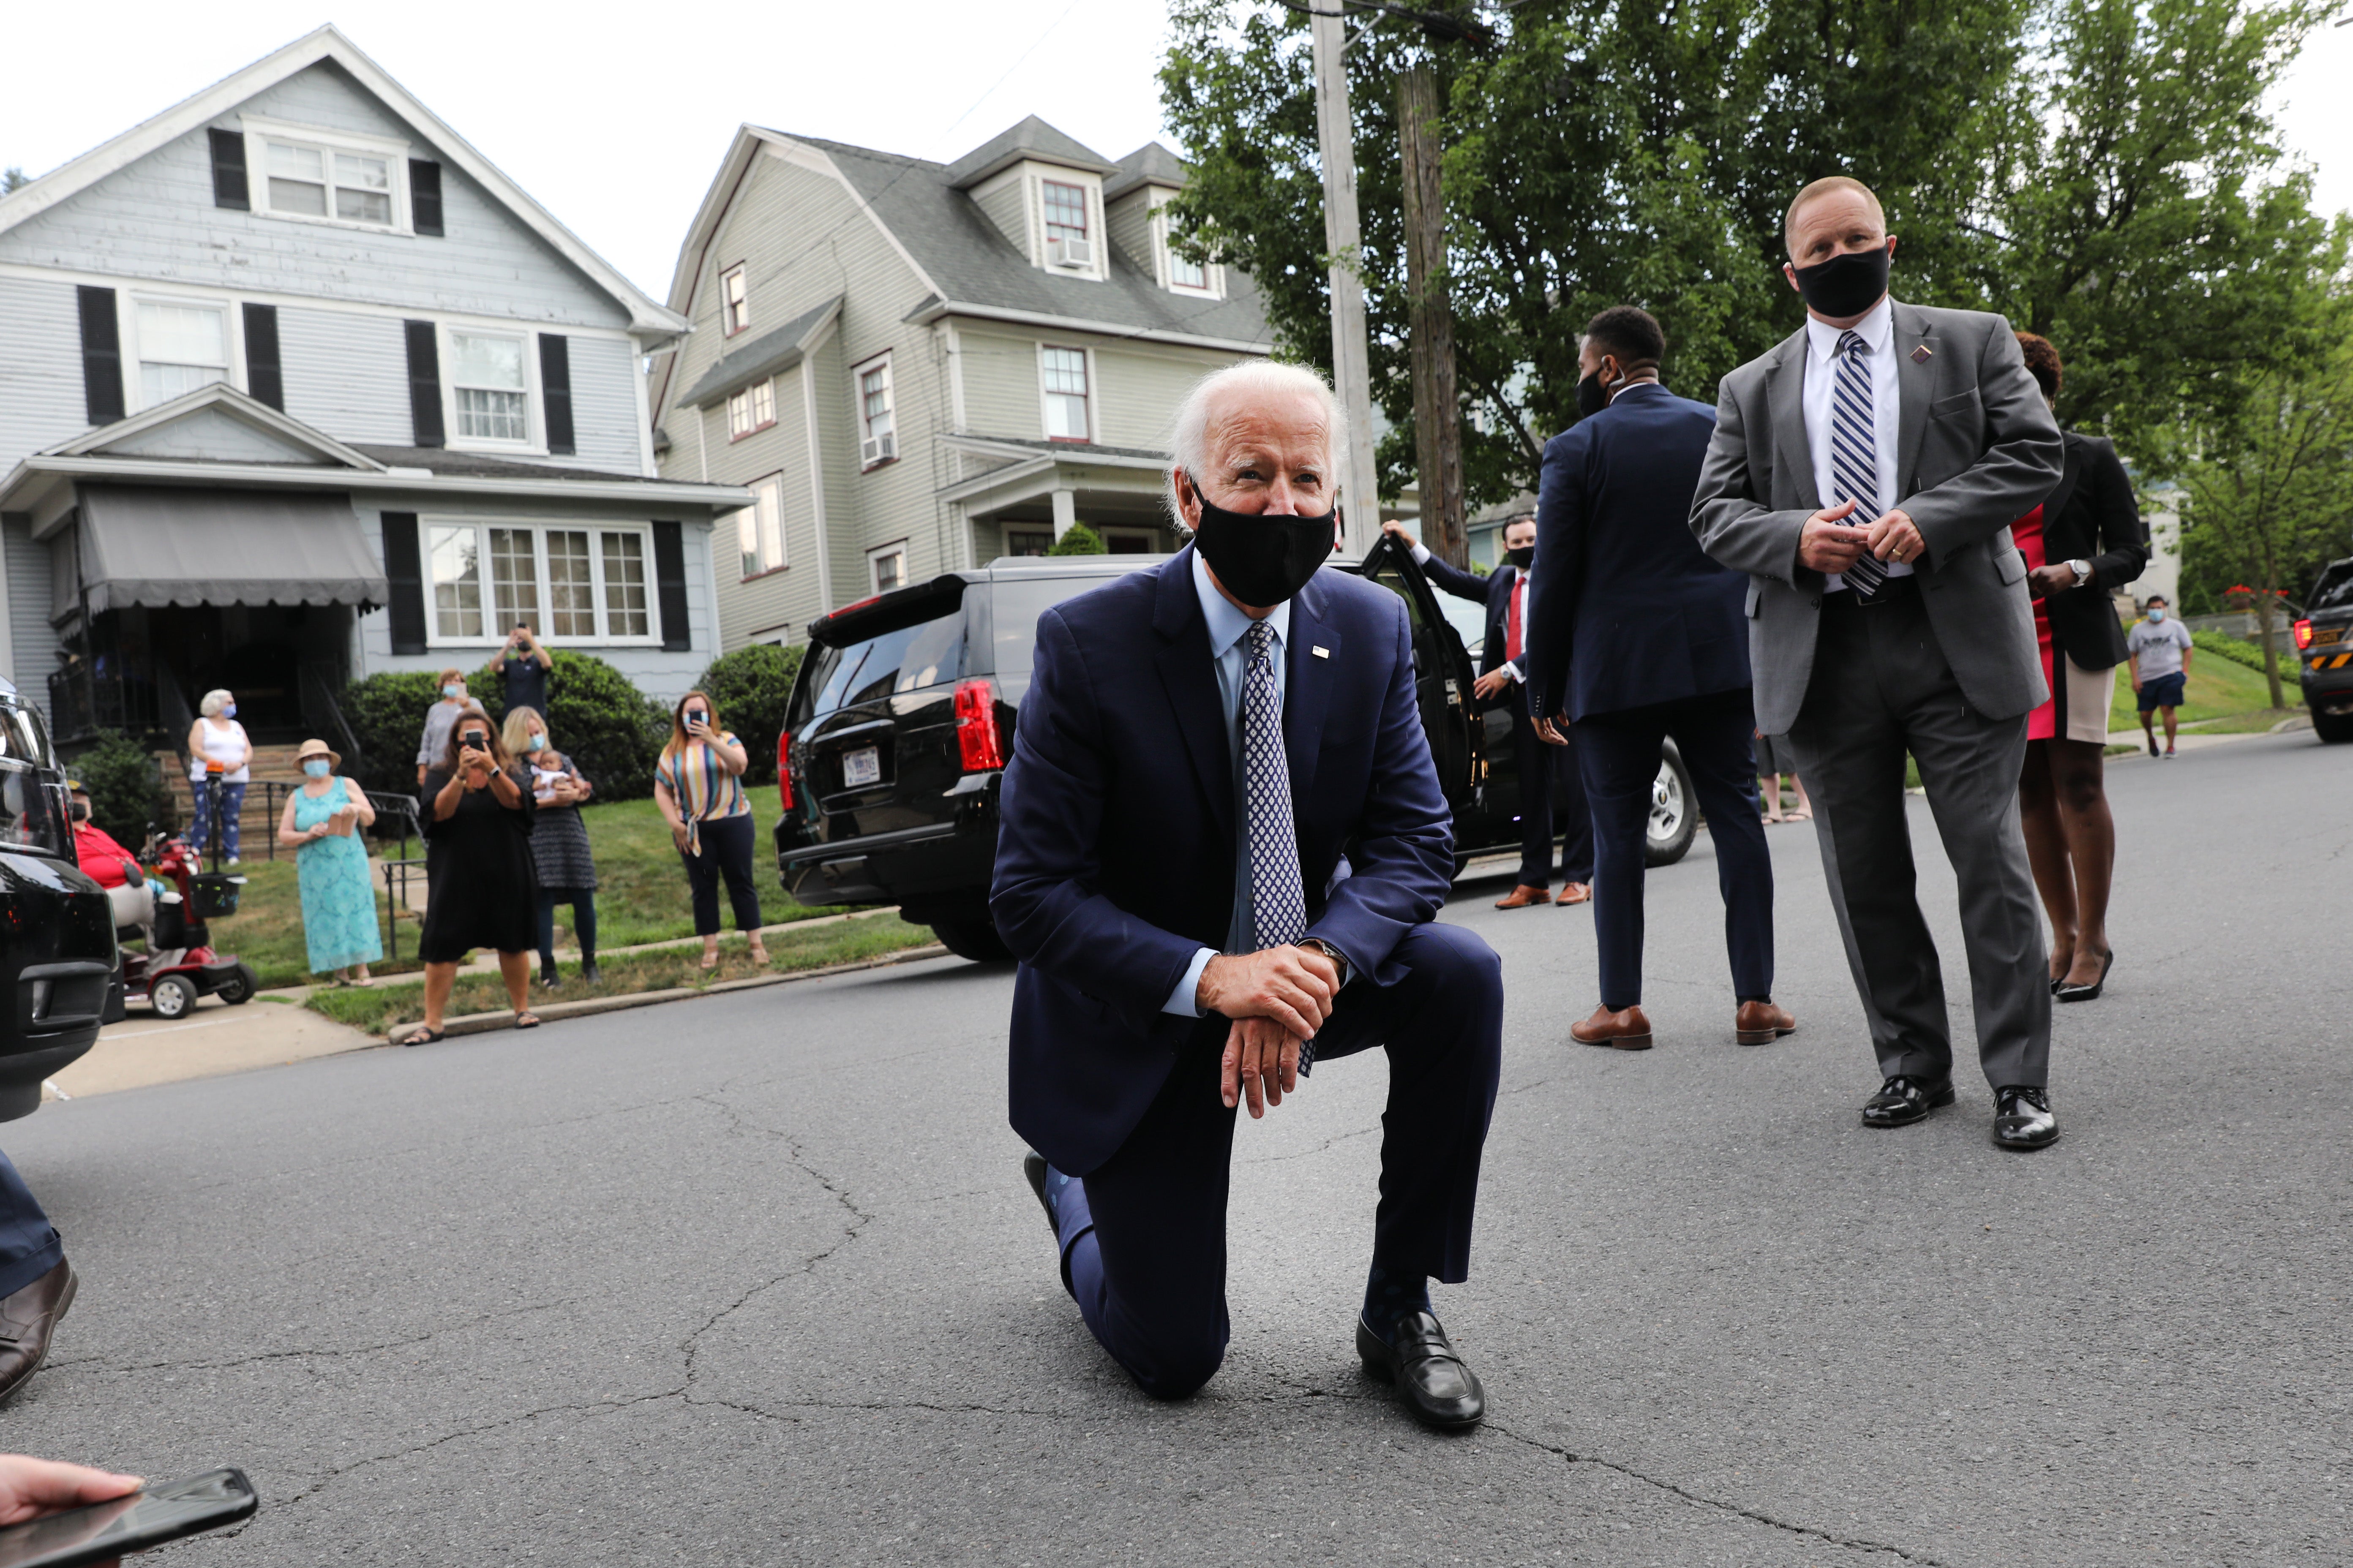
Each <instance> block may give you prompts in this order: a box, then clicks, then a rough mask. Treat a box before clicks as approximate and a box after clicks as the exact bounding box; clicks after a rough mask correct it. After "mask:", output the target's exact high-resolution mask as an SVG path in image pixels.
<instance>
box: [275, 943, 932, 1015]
mask: <svg viewBox="0 0 2353 1568" xmlns="http://www.w3.org/2000/svg"><path fill="white" fill-rule="evenodd" d="M600 934H601V933H600ZM931 940H932V933H931V930H930V928H929V927H927V926H918V925H909V924H908V923H907V922H906V921H902V920H901V919H900V918H899V917H898V916H897V915H870V916H868V917H867V918H866V919H864V920H857V921H842V922H840V923H839V924H837V925H825V926H818V927H815V928H812V929H810V930H807V931H779V932H777V933H776V935H774V936H772V937H770V938H769V939H768V944H767V945H768V963H767V965H766V967H765V968H763V967H762V966H760V965H759V964H755V963H753V962H752V956H751V953H750V951H749V950H748V949H747V948H746V947H745V946H744V943H743V942H741V941H740V940H739V939H738V938H736V937H735V936H734V935H733V933H732V932H731V933H730V934H729V935H728V936H727V937H726V939H725V940H724V941H723V942H721V943H720V947H719V966H718V967H717V968H715V969H712V970H709V971H705V970H703V969H702V968H700V967H698V966H699V965H700V964H701V963H702V950H701V949H699V948H691V947H690V948H679V949H672V950H667V951H664V952H638V953H624V954H622V955H620V956H619V957H617V958H610V959H607V960H605V961H603V962H602V963H600V964H599V965H598V968H599V970H600V971H601V974H602V977H601V978H600V979H599V980H598V982H597V983H596V984H594V985H588V984H583V983H582V982H581V980H580V979H579V977H578V976H577V975H575V974H572V973H566V974H565V981H564V985H563V987H562V988H561V989H560V990H556V991H542V990H540V989H539V988H538V986H537V985H536V984H534V985H533V987H532V1000H533V1003H534V1004H539V1003H548V1002H577V1001H581V1000H583V999H585V998H587V997H592V996H624V995H630V994H636V993H638V992H642V991H665V990H669V989H670V988H672V987H674V986H696V987H700V986H703V985H708V984H711V983H712V982H713V981H719V980H747V979H750V978H751V977H752V976H754V975H756V974H773V973H777V972H778V971H780V970H796V969H822V968H824V967H825V966H826V965H827V964H829V963H854V962H856V961H857V960H859V959H862V958H878V957H881V955H882V954H884V953H887V952H901V951H902V950H904V949H906V948H911V947H921V946H923V944H924V943H926V942H930V941H931ZM305 1005H306V1006H308V1007H310V1008H311V1010H312V1011H313V1012H317V1013H323V1014H325V1015H326V1016H328V1017H330V1018H332V1019H334V1020H335V1021H336V1022H337V1023H340V1024H349V1025H350V1026H352V1027H353V1028H355V1029H364V1030H365V1031H367V1032H368V1033H369V1034H372V1035H381V1034H384V1033H385V1032H386V1031H388V1030H390V1029H393V1028H396V1027H397V1026H401V1025H404V1024H414V1023H417V1022H418V1021H420V1020H421V1019H423V1018H424V1016H425V985H424V983H423V982H422V981H409V982H406V983H405V984H396V985H375V986H369V987H367V988H364V989H362V988H359V987H356V986H355V987H352V988H349V989H344V990H329V991H319V992H314V993H313V994H311V999H310V1001H309V1002H308V1003H306V1004H305ZM508 1005H509V1003H508V1000H507V991H506V986H505V984H503V983H502V982H501V980H500V978H499V977H498V976H497V975H495V974H463V975H459V978H458V984H457V988H456V990H455V991H454V992H453V993H452V994H451V996H450V1000H449V1014H448V1016H451V1017H457V1016H461V1015H464V1014H468V1013H502V1012H504V1011H506V1009H507V1007H508Z"/></svg>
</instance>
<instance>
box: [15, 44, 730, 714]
mask: <svg viewBox="0 0 2353 1568" xmlns="http://www.w3.org/2000/svg"><path fill="white" fill-rule="evenodd" d="M685 331H687V323H686V321H685V319H684V318H683V317H682V316H681V315H679V314H677V313H675V312H673V311H670V310H666V309H664V308H663V307H662V306H661V305H659V304H657V303H656V302H655V301H653V300H650V299H648V298H647V297H646V296H645V295H644V294H642V293H641V292H639V291H638V289H636V288H634V287H633V286H631V285H630V283H629V282H628V280H627V279H624V278H623V277H621V275H620V274H619V273H617V272H616V271H615V270H614V269H613V268H611V267H610V266H609V265H607V263H606V262H605V261H604V260H603V259H601V258H598V257H597V256H596V254H595V253H593V252H592V251H590V250H589V249H588V248H587V247H586V246H584V245H583V244H581V242H580V241H579V239H578V238H577V237H575V236H574V235H573V234H572V233H571V232H570V231H569V230H567V229H566V228H565V227H564V226H563V225H562V224H560V223H558V222H557V221H556V220H555V219H554V217H553V216H551V215H549V214H548V212H547V211H546V210H545V209H544V208H543V207H541V206H540V205H538V204H537V203H535V202H533V200H532V199H531V198H530V197H529V196H528V195H525V194H524V193H523V192H522V190H520V189H519V188H517V187H516V186H515V185H514V184H512V182H511V181H509V180H508V179H507V178H506V177H505V176H504V175H503V174H501V173H500V172H499V171H498V170H497V169H496V168H495V167H493V166H492V165H491V163H489V161H488V160H486V159H484V158H483V157H482V156H481V154H480V153H477V152H475V151H474V150H473V148H471V147H470V146H469V145H468V144H467V142H465V141H464V139H462V138H461V137H459V135H458V134H457V133H456V132H454V131H452V130H451V129H450V128H449V127H448V126H447V125H445V124H443V123H442V122H441V121H440V120H439V119H438V118H436V117H435V116H434V115H433V113H432V112H431V111H430V110H427V109H426V108H425V107H424V105H422V104H421V103H419V102H417V100H415V99H414V98H412V97H411V96H410V95H409V94H408V93H407V92H406V90H404V89H402V88H401V87H400V85H399V84H398V83H396V82H395V81H394V80H392V79H391V78H389V77H388V76H386V75H385V73H384V72H383V71H382V70H381V69H380V68H378V67H377V66H376V65H375V63H374V62H373V61H371V60H370V59H368V58H367V57H366V56H364V55H363V54H362V53H360V51H359V50H358V49H357V48H355V47H353V46H352V44H351V43H350V42H349V41H348V40H346V39H345V38H343V37H342V36H341V35H340V34H338V33H337V32H336V31H335V30H334V29H333V28H332V27H322V28H321V29H320V30H319V31H317V32H315V33H312V34H311V35H310V36H309V37H305V38H303V39H301V40H300V41H299V42H297V43H294V44H292V45H290V46H288V47H286V48H284V49H281V50H280V51H278V52H277V53H276V54H273V55H271V56H269V58H266V59H263V60H260V61H258V62H256V63H255V64H253V65H251V66H249V67H248V68H245V69H244V70H242V71H239V72H237V74H236V75H235V76H232V77H230V78H228V79H227V80H224V81H222V82H219V83H217V84H216V85H215V86H213V87H211V88H208V89H206V90H205V91H203V92H201V93H199V94H197V95H196V96H195V97H194V98H191V99H189V100H187V101H185V102H184V103H182V104H180V105H178V106H177V107H175V108H174V109H171V110H166V111H164V113H162V114H160V115H158V116H156V117H155V118H153V119H152V120H149V121H146V122H144V123H143V124H141V125H139V126H136V127H134V128H133V129H132V130H130V131H128V132H124V133H123V134H121V136H118V137H116V138H115V139H114V140H112V141H111V142H107V143H106V144H105V145H103V146H101V147H99V148H97V149H95V150H94V151H92V152H90V153H85V154H83V155H82V156H81V157H79V158H77V159H75V160H74V161H73V162H72V163H68V164H66V165H65V166H64V167H62V168H60V169H58V170H56V171H54V172H52V173H50V174H45V175H43V176H42V177H41V178H40V179H37V180H36V181H34V182H33V183H32V184H29V185H27V186H26V187H24V188H23V189H21V190H18V191H16V193H14V194H13V195H9V196H7V197H5V199H0V342H5V354H0V577H5V593H0V661H5V667H6V672H7V673H8V674H9V675H10V676H11V677H12V678H13V679H15V681H16V684H17V685H18V686H19V687H20V688H22V689H25V690H26V692H27V693H29V694H30V695H32V696H33V697H34V698H35V699H36V700H39V701H42V702H44V703H45V704H46V705H47V706H48V707H49V709H50V710H51V718H52V722H53V727H54V728H55V729H56V730H57V731H58V732H59V734H60V736H61V738H63V739H66V740H68V741H71V740H73V739H76V738H79V737H82V736H87V735H89V734H90V733H91V732H93V731H95V730H97V729H99V728H100V727H106V728H119V729H124V730H128V731H134V732H138V733H143V734H149V735H154V736H157V737H158V738H160V739H164V740H166V741H168V742H170V743H173V744H176V743H178V742H179V740H180V739H181V738H182V737H185V734H186V732H187V729H188V726H189V724H190V722H191V719H190V716H189V715H190V708H191V705H192V704H193V703H195V701H196V700H199V699H200V698H201V697H202V695H203V694H204V693H205V692H206V690H208V689H212V688H215V687H227V688H228V689H232V690H234V691H235V692H236V693H237V700H238V705H239V710H240V715H239V716H240V718H241V720H242V721H244V722H245V724H246V726H247V728H248V731H250V732H252V733H253V734H254V735H255V737H256V738H257V740H262V741H271V740H280V739H289V738H295V737H299V736H300V735H301V734H303V733H318V734H329V735H332V734H333V733H334V731H333V729H332V724H331V722H330V721H329V718H328V715H327V714H326V712H325V711H324V709H325V707H326V703H325V700H324V694H326V693H329V692H332V690H333V689H335V687H336V686H338V685H339V684H340V683H341V682H342V681H343V680H344V679H350V678H353V677H359V676H364V675H367V674H370V673H372V672H374V671H376V670H381V669H404V668H406V669H415V668H426V669H432V668H440V667H441V666H443V665H453V664H454V665H459V666H468V667H470V666H472V665H476V664H479V663H480V662H481V661H483V660H484V659H485V658H489V657H490V656H491V653H492V652H493V651H494V650H495V649H496V648H497V647H499V645H500V643H501V639H502V637H503V636H504V634H505V632H506V631H507V629H508V628H509V627H511V626H512V625H513V623H514V621H515V620H516V619H517V618H519V617H528V618H530V619H532V620H533V621H534V622H535V623H536V624H537V625H538V626H539V628H540V630H541V631H542V633H543V635H544V636H546V637H548V639H549V640H550V641H551V642H552V643H554V644H555V645H556V646H558V647H571V648H574V649H576V650H579V651H582V652H586V653H593V654H596V656H598V657H600V658H605V659H607V660H609V661H610V662H612V663H614V664H616V665H617V666H619V667H620V668H622V669H623V670H624V671H626V672H627V673H628V675H629V676H630V677H631V678H632V679H635V680H636V681H637V682H638V685H640V686H641V687H643V688H644V689H647V690H648V691H649V692H652V693H654V694H656V695H658V696H660V695H667V694H670V693H673V692H677V691H681V690H683V689H686V688H687V687H688V686H689V685H691V683H692V681H693V679H694V678H695V676H696V675H697V674H698V673H699V672H700V671H701V670H702V667H703V665H704V664H706V663H707V662H708V661H709V660H710V659H711V658H712V656H713V655H714V654H715V653H717V651H718V640H719V637H718V625H717V584H716V581H715V579H714V577H713V574H712V563H711V552H710V539H711V534H712V520H713V518H714V517H715V516H721V515H725V514H727V513H730V512H732V511H733V510H735V509H736V508H738V507H740V506H742V505H743V504H744V500H746V499H748V498H747V497H746V495H745V492H744V491H742V490H739V489H731V488H727V487H723V486H712V485H706V484H702V483H700V482H688V481H681V480H679V479H668V478H664V477H663V476H662V475H660V474H659V472H658V470H657V469H656V467H655V464H654V458H653V452H652V448H651V443H650V441H649V428H650V425H649V420H648V418H647V410H646V404H645V382H644V377H643V375H642V374H640V370H639V366H640V363H641V362H642V358H643V356H644V355H645V354H646V353H649V352H651V351H653V350H656V349H659V348H661V347H663V346H665V345H667V344H669V343H670V342H673V341H675V340H676V339H677V338H678V337H679V336H681V334H682V333H684V332H685ZM729 565H730V567H731V568H732V565H733V556H732V553H731V555H730V557H729ZM731 575H732V572H731ZM336 743H337V744H339V745H341V744H343V742H342V741H341V740H338V741H337V742H336Z"/></svg>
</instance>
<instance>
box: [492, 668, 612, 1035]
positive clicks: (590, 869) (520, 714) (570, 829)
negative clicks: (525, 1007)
mask: <svg viewBox="0 0 2353 1568" xmlns="http://www.w3.org/2000/svg"><path fill="white" fill-rule="evenodd" d="M499 738H500V739H501V740H502V741H504V742H506V748H507V752H508V754H509V755H511V756H512V757H513V758H514V759H515V761H516V763H518V764H520V765H521V766H522V767H524V768H527V769H528V770H530V773H531V785H532V798H533V801H534V803H535V804H536V805H537V806H538V812H537V815H536V816H533V819H532V828H531V855H532V859H533V861H534V862H535V863H536V864H537V866H538V868H539V983H540V984H541V985H543V986H545V987H549V988H551V989H552V988H554V986H555V985H557V984H560V982H559V980H558V979H557V977H556V973H555V906H556V905H558V904H569V905H571V906H572V936H573V940H574V942H576V943H577V944H578V946H579V948H580V978H581V979H583V980H585V981H586V982H587V983H588V984H591V985H594V984H596V979H597V975H596V859H595V858H593V857H592V856H591V855H590V854H589V852H588V825H587V824H586V823H585V822H583V821H582V820H581V819H580V805H581V804H582V803H583V802H584V801H586V799H587V798H588V796H589V794H590V790H591V787H592V786H591V785H590V784H589V783H588V781H587V780H586V779H585V778H582V777H581V776H580V770H579V769H578V768H576V767H574V766H573V765H572V760H571V759H570V758H569V757H566V756H565V755H564V754H563V753H562V752H558V751H557V750H556V749H555V747H554V744H553V743H551V742H549V740H548V738H547V721H546V720H545V719H543V718H542V717H541V716H540V713H539V710H537V709H535V708H510V709H508V710H507V721H506V724H505V725H504V727H503V728H502V729H501V731H500V736H499Z"/></svg>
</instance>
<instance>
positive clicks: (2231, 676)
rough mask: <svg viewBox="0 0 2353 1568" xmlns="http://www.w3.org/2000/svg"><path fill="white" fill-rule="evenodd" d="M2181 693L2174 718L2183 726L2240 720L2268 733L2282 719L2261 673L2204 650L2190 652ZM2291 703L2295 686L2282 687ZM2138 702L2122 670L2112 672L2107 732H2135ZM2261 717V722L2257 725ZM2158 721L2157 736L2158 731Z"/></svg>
mask: <svg viewBox="0 0 2353 1568" xmlns="http://www.w3.org/2000/svg"><path fill="white" fill-rule="evenodd" d="M2185 685H2186V689H2184V691H2183V692H2182V704H2181V706H2180V707H2179V708H2178V709H2176V710H2175V716H2176V717H2177V718H2178V719H2179V720H2180V721H2181V722H2182V723H2184V724H2194V723H2197V722H2198V721H2200V720H2204V719H2239V718H2242V716H2243V720H2244V723H2243V727H2244V728H2248V729H2262V730H2268V729H2270V728H2271V727H2272V726H2273V725H2274V724H2276V723H2278V722H2279V721H2281V720H2282V719H2284V718H2286V717H2287V716H2288V713H2287V711H2286V710H2278V711H2274V710H2273V708H2272V690H2271V684H2270V682H2268V681H2266V680H2265V679H2263V672H2262V671H2261V670H2257V669H2249V668H2247V667H2246V666H2245V665H2243V664H2233V663H2232V662H2231V661H2230V660H2229V659H2227V658H2215V657H2214V656H2213V655H2212V654H2211V653H2208V652H2206V651H2205V650H2204V649H2202V648H2201V649H2199V650H2198V651H2196V652H2194V653H2192V654H2191V655H2190V658H2189V680H2188V681H2187V682H2186V683H2185ZM2284 692H2285V693H2286V695H2287V696H2288V698H2289V700H2291V702H2293V701H2294V700H2295V698H2296V696H2297V695H2298V692H2297V689H2296V688H2295V686H2292V685H2291V686H2288V687H2285V688H2284ZM2138 701H2139V700H2138V699H2137V698H2136V697H2135V696H2134V695H2133V689H2132V677H2131V675H2130V674H2129V673H2127V672H2126V670H2124V669H2122V668H2119V669H2118V670H2117V671H2116V705H2115V706H2114V707H2113V708H2111V709H2110V710H2108V733H2110V734H2112V735H2113V734H2115V733H2116V731H2119V730H2138V729H2139V728H2140V710H2139V706H2138ZM2258 719H2260V720H2261V722H2260V723H2258V722H2256V721H2257V720H2258ZM2212 728H2213V729H2215V730H2226V729H2231V728H2232V725H2228V724H2217V725H2214V726H2212ZM2163 729H2164V727H2163V724H2162V723H2161V722H2160V724H2159V726H2158V732H2159V733H2160V734H2161V733H2163Z"/></svg>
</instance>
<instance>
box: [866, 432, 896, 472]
mask: <svg viewBox="0 0 2353 1568" xmlns="http://www.w3.org/2000/svg"><path fill="white" fill-rule="evenodd" d="M898 455H899V434H898V432H897V431H895V430H885V431H884V432H882V434H881V435H880V436H869V437H867V438H866V439H865V440H863V441H860V443H859V444H858V460H859V461H860V463H862V464H864V465H865V466H866V467H868V468H872V467H873V466H874V465H875V464H877V463H879V462H881V461H882V460H884V459H885V458H895V457H897V456H898Z"/></svg>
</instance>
